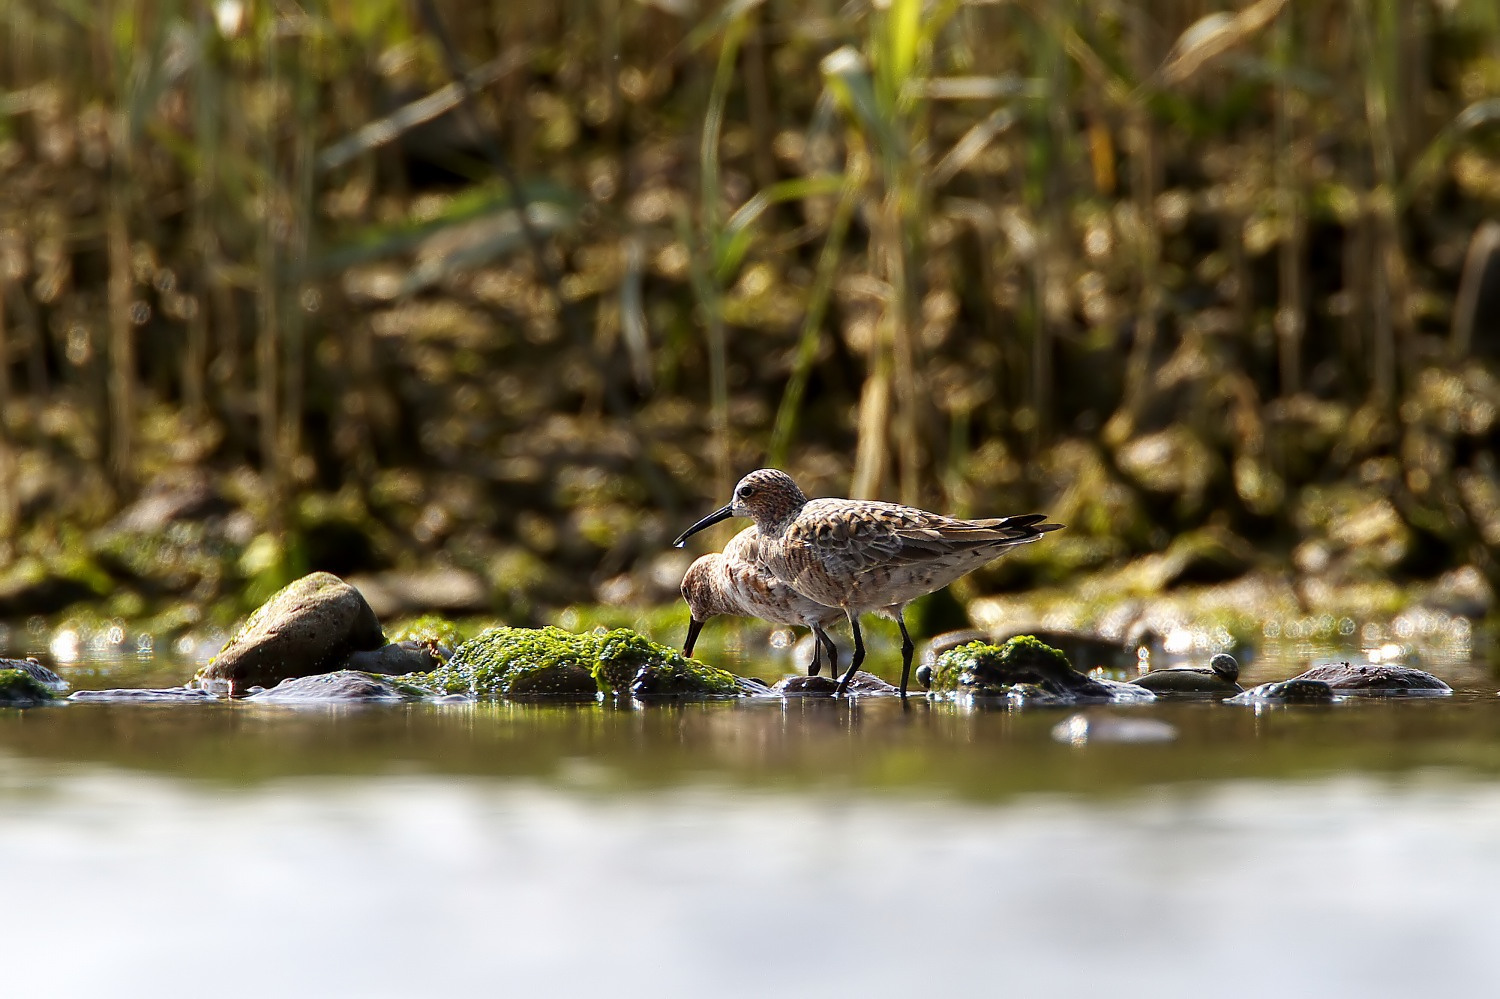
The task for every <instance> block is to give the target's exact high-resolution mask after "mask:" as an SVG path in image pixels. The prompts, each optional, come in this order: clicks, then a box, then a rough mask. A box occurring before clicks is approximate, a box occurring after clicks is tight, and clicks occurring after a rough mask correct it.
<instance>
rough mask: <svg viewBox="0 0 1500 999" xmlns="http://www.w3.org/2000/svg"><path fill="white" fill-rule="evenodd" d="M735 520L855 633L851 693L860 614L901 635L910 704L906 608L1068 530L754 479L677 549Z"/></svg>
mask: <svg viewBox="0 0 1500 999" xmlns="http://www.w3.org/2000/svg"><path fill="white" fill-rule="evenodd" d="M730 517H749V518H751V519H753V520H754V521H755V527H756V530H757V532H758V535H759V537H758V542H757V555H758V558H759V560H760V563H761V564H762V565H763V566H764V567H765V569H766V570H767V571H768V572H769V573H770V574H771V575H772V576H774V577H775V578H776V579H778V580H780V581H781V582H783V583H785V584H786V585H787V586H789V587H790V588H791V589H793V590H794V591H796V592H797V593H799V594H801V595H802V596H804V597H806V598H808V599H810V600H812V601H814V602H815V603H818V604H822V605H826V606H828V607H836V608H838V609H839V610H840V611H841V612H842V613H843V614H844V615H845V616H846V617H847V618H848V620H849V626H850V629H851V630H852V631H853V633H854V656H853V659H852V661H851V662H850V666H849V669H848V671H847V672H846V673H845V674H844V676H843V678H842V679H841V680H840V681H839V692H840V693H843V692H844V691H845V690H846V689H847V687H848V682H849V680H850V678H851V677H852V676H853V675H854V673H855V671H856V670H857V669H858V668H859V666H860V664H861V663H862V662H863V660H864V640H863V637H862V635H861V633H860V629H859V615H861V614H864V613H867V612H870V611H879V612H881V613H884V614H887V615H889V616H890V617H893V618H895V620H896V623H897V624H898V625H899V626H900V629H901V653H902V671H901V694H902V696H903V697H905V696H906V689H907V683H908V681H909V679H910V674H911V660H912V652H913V650H914V648H915V646H914V643H913V642H912V640H911V636H910V635H909V634H908V633H907V630H906V622H905V619H904V617H903V611H904V609H905V607H906V604H907V603H909V602H910V601H912V600H914V599H915V598H917V597H919V596H922V595H923V594H925V593H931V592H933V591H934V590H938V589H941V588H942V587H944V586H947V585H948V584H949V583H951V582H953V581H954V580H956V579H958V578H959V577H961V576H964V575H966V574H967V573H970V572H972V571H974V570H975V569H977V568H979V567H980V566H982V565H984V564H986V563H988V562H991V561H993V560H994V559H996V558H998V557H1000V556H1001V555H1003V554H1005V553H1006V552H1007V551H1009V550H1011V549H1012V548H1014V547H1015V546H1017V545H1021V544H1028V543H1030V542H1033V541H1036V540H1037V539H1039V538H1041V537H1042V536H1043V535H1044V534H1045V533H1047V532H1049V531H1055V530H1058V529H1059V528H1061V527H1062V525H1061V524H1049V523H1045V521H1046V519H1047V518H1046V516H1045V515H1042V514H1025V515H1023V516H1018V517H996V518H991V519H985V520H962V519H959V518H956V517H946V516H943V515H942V514H938V513H932V512H930V511H927V510H921V509H918V508H916V507H910V506H902V505H900V504H897V503H881V502H876V501H873V500H851V499H833V498H828V499H814V500H809V499H808V498H807V497H806V496H805V495H804V494H803V492H802V490H801V489H800V488H799V487H798V486H797V483H796V482H795V481H793V479H792V478H791V476H789V475H787V474H786V473H785V472H781V471H779V470H776V469H769V468H762V469H759V470H757V471H754V472H751V473H750V474H749V475H746V476H745V477H744V478H743V479H741V480H740V482H739V484H738V485H737V486H735V492H734V498H733V499H732V500H731V501H730V503H729V504H727V505H726V506H724V507H722V508H720V509H719V510H716V511H715V512H714V513H711V514H709V515H708V516H707V517H705V518H703V519H702V520H700V521H699V522H698V523H697V524H694V525H693V526H692V527H690V528H688V530H687V531H686V532H684V533H683V534H682V536H681V537H679V538H678V539H677V543H678V544H681V543H682V542H684V541H685V540H686V539H687V538H688V537H689V536H691V535H692V534H694V533H696V532H697V531H700V530H702V529H703V528H705V527H708V526H710V525H712V524H715V523H718V522H719V521H721V520H726V519H728V518H730Z"/></svg>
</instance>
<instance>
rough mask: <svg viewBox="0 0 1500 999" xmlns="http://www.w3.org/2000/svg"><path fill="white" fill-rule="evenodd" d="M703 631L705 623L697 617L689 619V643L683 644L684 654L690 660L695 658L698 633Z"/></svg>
mask: <svg viewBox="0 0 1500 999" xmlns="http://www.w3.org/2000/svg"><path fill="white" fill-rule="evenodd" d="M702 630H703V622H702V621H700V620H698V619H697V618H695V617H690V618H689V619H688V637H687V641H686V642H683V643H682V654H683V655H685V656H687V657H688V658H689V659H691V658H693V646H694V645H696V644H697V643H698V632H700V631H702Z"/></svg>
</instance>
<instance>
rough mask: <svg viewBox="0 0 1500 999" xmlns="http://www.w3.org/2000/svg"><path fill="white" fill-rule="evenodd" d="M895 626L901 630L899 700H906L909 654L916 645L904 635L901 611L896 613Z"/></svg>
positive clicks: (908, 636)
mask: <svg viewBox="0 0 1500 999" xmlns="http://www.w3.org/2000/svg"><path fill="white" fill-rule="evenodd" d="M896 624H897V625H898V626H899V627H900V628H901V699H902V700H903V701H904V700H906V683H907V681H908V680H910V679H911V654H912V653H913V652H915V651H916V648H917V646H916V643H914V642H913V641H912V640H911V636H910V635H908V634H907V633H906V615H905V613H904V612H903V611H899V610H898V611H897V612H896Z"/></svg>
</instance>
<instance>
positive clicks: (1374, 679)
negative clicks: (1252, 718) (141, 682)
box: [1288, 662, 1453, 694]
mask: <svg viewBox="0 0 1500 999" xmlns="http://www.w3.org/2000/svg"><path fill="white" fill-rule="evenodd" d="M1293 679H1294V680H1314V681H1321V682H1323V683H1326V684H1328V686H1330V687H1332V688H1333V689H1334V690H1338V691H1359V692H1360V693H1365V694H1381V693H1387V694H1404V693H1428V694H1450V693H1452V692H1453V688H1452V687H1450V686H1448V685H1447V684H1446V683H1444V682H1443V681H1442V680H1439V679H1438V678H1437V677H1435V676H1433V675H1432V674H1431V673H1428V672H1425V671H1424V670H1419V669H1413V668H1412V667H1410V666H1397V665H1395V664H1394V663H1353V664H1350V663H1346V662H1338V663H1324V664H1322V665H1321V666H1314V667H1313V668H1312V669H1310V670H1308V671H1307V672H1305V673H1300V674H1298V675H1297V676H1295V677H1293ZM1288 682H1291V681H1288Z"/></svg>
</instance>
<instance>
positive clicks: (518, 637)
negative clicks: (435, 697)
mask: <svg viewBox="0 0 1500 999" xmlns="http://www.w3.org/2000/svg"><path fill="white" fill-rule="evenodd" d="M598 641H599V640H598V638H597V637H596V636H594V635H575V634H573V633H572V632H570V631H564V630H563V629H561V628H554V627H550V626H549V627H546V628H510V627H500V628H491V629H489V630H488V631H486V632H484V633H483V634H481V635H479V636H478V637H476V638H474V639H472V640H470V641H467V642H465V643H464V644H462V645H460V646H459V647H458V650H457V651H455V652H454V653H453V658H452V659H451V660H449V662H448V664H447V665H446V666H443V667H440V668H439V669H436V670H433V671H432V673H431V674H430V676H431V678H432V681H433V683H434V684H435V685H436V686H437V687H439V688H440V689H442V690H445V691H447V692H448V693H454V694H469V695H471V696H473V697H511V696H538V695H543V696H545V695H571V696H582V695H588V696H594V695H597V694H598V692H599V687H598V684H597V683H596V682H595V680H594V664H595V663H596V661H597V659H598Z"/></svg>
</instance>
